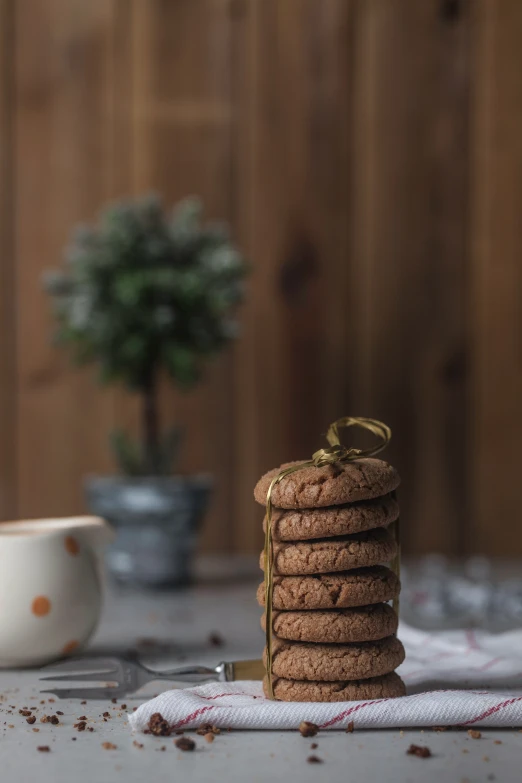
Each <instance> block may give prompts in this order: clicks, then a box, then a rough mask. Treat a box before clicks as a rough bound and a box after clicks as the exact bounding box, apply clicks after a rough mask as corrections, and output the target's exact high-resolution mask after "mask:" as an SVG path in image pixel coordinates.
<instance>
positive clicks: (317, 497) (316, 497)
mask: <svg viewBox="0 0 522 783" xmlns="http://www.w3.org/2000/svg"><path fill="white" fill-rule="evenodd" d="M292 465H299V462H287V463H285V464H284V465H281V467H280V468H274V470H270V471H268V473H265V475H264V476H262V477H261V478H260V479H259V481H258V482H257V484H256V486H255V489H254V497H255V499H256V500H257V502H258V503H261V504H262V505H263V506H264V505H266V494H267V492H268V488H269V486H270V483H271V481H272V479H274V478H275V477H276V476H277V475H278V474H279V473H280V472H281V470H283V469H284V468H289V467H291V466H292ZM399 483H400V478H399V474H398V473H397V471H396V470H395V468H393V467H392V466H391V465H389V464H388V463H387V462H384V460H382V459H374V458H367V459H358V460H354V461H353V462H341V463H336V464H335V465H325V466H324V467H322V468H316V467H315V466H314V465H312V466H309V467H306V468H302V469H301V470H298V471H296V472H295V473H291V474H290V475H289V476H285V478H284V479H282V481H280V482H279V484H276V485H275V486H274V487H273V489H272V496H271V497H272V504H273V505H274V506H276V507H277V508H320V507H323V506H338V505H341V504H343V503H353V502H355V501H357V500H368V499H370V498H377V497H380V496H381V495H387V494H388V493H389V492H393V490H394V489H397V487H398V486H399Z"/></svg>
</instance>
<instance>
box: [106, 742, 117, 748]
mask: <svg viewBox="0 0 522 783" xmlns="http://www.w3.org/2000/svg"><path fill="white" fill-rule="evenodd" d="M102 748H103V749H104V750H117V748H118V746H117V745H113V743H112V742H102Z"/></svg>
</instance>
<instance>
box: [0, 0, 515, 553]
mask: <svg viewBox="0 0 522 783" xmlns="http://www.w3.org/2000/svg"><path fill="white" fill-rule="evenodd" d="M0 39H1V44H2V47H1V52H2V54H1V58H0V85H1V96H0V170H1V172H2V185H3V187H2V193H1V195H0V250H1V259H0V518H3V519H7V518H10V517H16V516H27V515H30V516H43V515H49V514H68V513H76V512H78V511H81V510H82V502H83V501H82V488H81V481H82V477H83V475H85V474H86V473H89V472H97V471H98V472H108V471H110V470H111V468H112V465H111V459H110V455H109V453H108V449H107V445H106V434H107V431H108V430H109V428H110V427H111V426H113V425H114V424H115V423H118V424H120V425H121V424H125V425H127V426H129V427H130V428H135V427H136V403H135V401H134V400H132V399H130V398H128V397H127V396H126V395H125V394H124V393H123V392H121V391H119V390H109V391H104V392H100V391H99V390H98V389H97V387H96V385H95V375H94V373H93V372H91V371H84V372H81V373H78V372H76V371H73V370H71V368H70V367H69V364H68V362H67V358H66V357H65V356H63V355H62V354H60V353H57V352H56V350H55V349H54V348H53V347H52V346H51V345H50V341H49V335H50V332H51V321H50V316H49V305H48V302H47V301H46V298H45V296H44V294H43V293H42V291H41V275H42V272H43V270H45V269H46V268H48V267H50V266H53V265H55V264H56V263H57V261H59V259H60V254H61V250H62V248H63V246H64V244H65V243H66V240H67V236H68V233H69V230H70V228H71V226H72V225H73V224H74V223H76V222H77V221H82V220H83V221H85V220H91V219H92V218H93V217H94V216H95V214H96V212H97V211H98V210H99V208H100V207H101V205H102V204H103V203H104V202H105V201H107V200H108V199H111V198H114V197H117V196H120V195H128V194H138V193H142V192H144V191H148V190H150V189H155V190H158V191H160V192H161V193H163V194H164V196H165V199H166V200H167V201H172V200H175V199H178V198H180V197H182V196H184V195H186V194H190V193H197V194H199V195H201V196H202V198H203V199H204V201H205V204H206V206H207V211H208V213H209V215H210V216H212V217H218V218H224V219H226V220H228V221H229V222H230V223H231V225H232V227H233V231H234V234H235V236H236V238H237V240H238V242H239V243H240V245H241V247H242V248H243V249H244V251H245V252H246V254H247V255H248V257H249V259H250V260H251V262H252V269H253V271H252V275H251V279H250V283H249V293H248V303H247V305H246V306H245V307H244V308H243V311H242V319H241V320H242V331H243V333H242V339H241V341H240V342H238V344H237V345H235V346H234V347H233V349H232V350H230V351H229V352H228V353H227V354H226V355H224V356H223V357H221V358H220V359H219V360H218V361H217V362H216V363H215V364H214V365H213V366H212V367H210V368H209V370H208V373H207V377H206V381H205V383H204V384H203V385H202V386H201V387H200V388H199V389H198V390H197V391H196V392H195V393H194V394H192V395H190V396H183V395H180V394H178V393H176V392H173V391H172V389H170V388H169V387H168V385H167V384H165V385H164V387H163V389H162V393H161V394H162V409H163V418H164V421H165V423H169V422H173V421H177V420H180V421H181V422H182V423H183V424H185V426H186V429H187V443H186V448H185V452H184V457H183V465H182V467H183V469H184V470H187V471H195V470H209V471H211V472H212V473H213V474H214V475H215V477H216V484H217V489H216V495H215V499H214V503H213V507H212V511H211V513H210V514H209V517H208V520H207V525H206V530H205V533H204V536H203V546H204V547H205V548H206V549H207V550H225V551H254V550H256V549H258V548H259V546H260V542H261V532H260V518H261V514H260V512H259V510H257V509H256V508H255V507H254V504H253V501H252V499H251V498H252V486H253V484H254V483H255V480H256V478H257V477H258V475H260V473H261V472H263V471H264V470H266V469H268V468H270V467H273V466H274V465H277V464H279V463H280V462H281V461H283V460H286V459H288V458H300V457H307V456H308V455H309V454H310V453H311V452H312V451H313V450H314V449H315V448H316V447H317V446H318V444H319V445H320V443H321V441H320V434H321V433H322V432H324V430H325V428H326V426H327V424H328V423H329V422H330V421H331V420H333V419H334V418H336V417H338V416H340V415H343V414H346V413H353V414H359V415H371V416H376V417H382V418H383V419H384V420H386V421H387V422H389V423H390V425H391V426H392V427H393V429H394V442H393V445H392V447H391V449H390V452H389V458H390V460H392V461H394V462H395V463H396V464H397V465H398V467H399V468H400V470H401V472H402V474H403V478H404V488H403V491H402V495H401V497H402V504H403V508H404V514H403V517H404V529H405V545H406V548H407V549H408V550H409V551H410V552H424V551H429V550H431V549H439V550H442V551H445V552H448V553H451V554H457V555H461V554H465V553H468V552H473V551H485V552H491V553H494V554H497V555H514V554H519V555H522V535H521V534H520V523H521V519H520V512H519V508H521V507H522V483H521V482H520V481H519V480H518V472H519V471H518V467H519V461H520V460H519V454H518V451H519V448H518V447H519V442H520V441H521V438H522V424H521V423H520V420H519V419H518V417H517V414H518V404H519V400H520V399H521V396H522V395H521V392H522V358H521V357H522V349H521V344H522V343H521V334H522V308H521V295H522V277H521V274H522V271H521V270H522V264H521V260H520V259H521V257H522V233H521V231H520V229H519V225H520V217H519V215H520V214H522V49H521V48H520V45H519V44H520V40H522V6H521V4H520V3H519V1H518V0H475V1H474V2H471V0H425V2H422V3H420V2H418V0H320V2H319V0H91V2H89V3H85V2H84V0H0Z"/></svg>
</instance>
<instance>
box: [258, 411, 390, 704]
mask: <svg viewBox="0 0 522 783" xmlns="http://www.w3.org/2000/svg"><path fill="white" fill-rule="evenodd" d="M341 427H360V428H361V429H365V430H369V431H370V432H371V433H372V434H373V435H375V436H376V438H377V439H378V440H377V443H376V444H375V445H373V446H371V447H370V448H368V449H356V448H353V447H349V448H348V447H347V446H344V445H343V444H342V443H341V440H340V437H339V429H340V428H341ZM326 440H327V441H328V443H329V446H328V447H327V448H324V449H319V450H318V451H316V452H314V454H313V455H312V459H311V460H308V461H307V462H301V463H299V465H292V466H291V467H289V468H284V469H283V470H282V471H281V472H280V473H278V475H277V476H275V478H273V479H272V481H271V482H270V486H269V487H268V492H267V493H266V533H265V612H266V671H267V679H268V695H269V697H270V698H271V699H273V698H274V690H273V683H272V608H273V594H274V574H273V570H274V551H273V546H272V491H273V489H274V487H275V486H276V485H277V484H279V482H280V481H282V480H283V479H284V478H286V476H289V475H290V474H291V473H296V472H297V471H298V470H302V469H303V468H308V467H312V466H313V467H316V468H322V467H325V466H326V465H334V464H336V463H343V462H352V461H353V460H356V459H363V458H364V457H371V456H374V455H375V454H378V453H379V452H380V451H382V450H383V449H385V448H386V446H387V445H388V443H389V442H390V440H391V429H390V428H389V427H388V426H387V425H386V424H383V422H382V421H378V420H377V419H367V418H364V417H360V416H345V417H344V418H342V419H338V420H337V421H334V422H333V424H330V426H329V427H328V432H327V433H326ZM397 524H398V523H397ZM396 535H397V539H398V527H396ZM393 568H394V571H395V573H396V574H397V575H398V572H399V554H397V557H396V558H395V561H394V564H393ZM394 607H395V608H396V609H397V610H398V603H394Z"/></svg>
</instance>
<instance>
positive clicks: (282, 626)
mask: <svg viewBox="0 0 522 783" xmlns="http://www.w3.org/2000/svg"><path fill="white" fill-rule="evenodd" d="M265 620H266V615H263V616H262V618H261V627H262V628H263V629H265V627H266V623H265ZM397 625H398V618H397V614H396V613H395V612H394V611H393V609H392V608H391V606H388V604H373V605H372V606H359V607H357V608H353V609H330V610H329V611H310V610H307V611H304V612H275V613H274V615H273V617H272V628H273V629H274V633H275V634H276V635H277V637H278V638H279V639H286V640H290V641H294V642H318V643H320V644H322V643H330V642H331V643H334V644H347V643H349V642H371V641H375V640H376V639H384V638H385V637H386V636H391V635H392V634H394V633H395V632H396V631H397Z"/></svg>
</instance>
